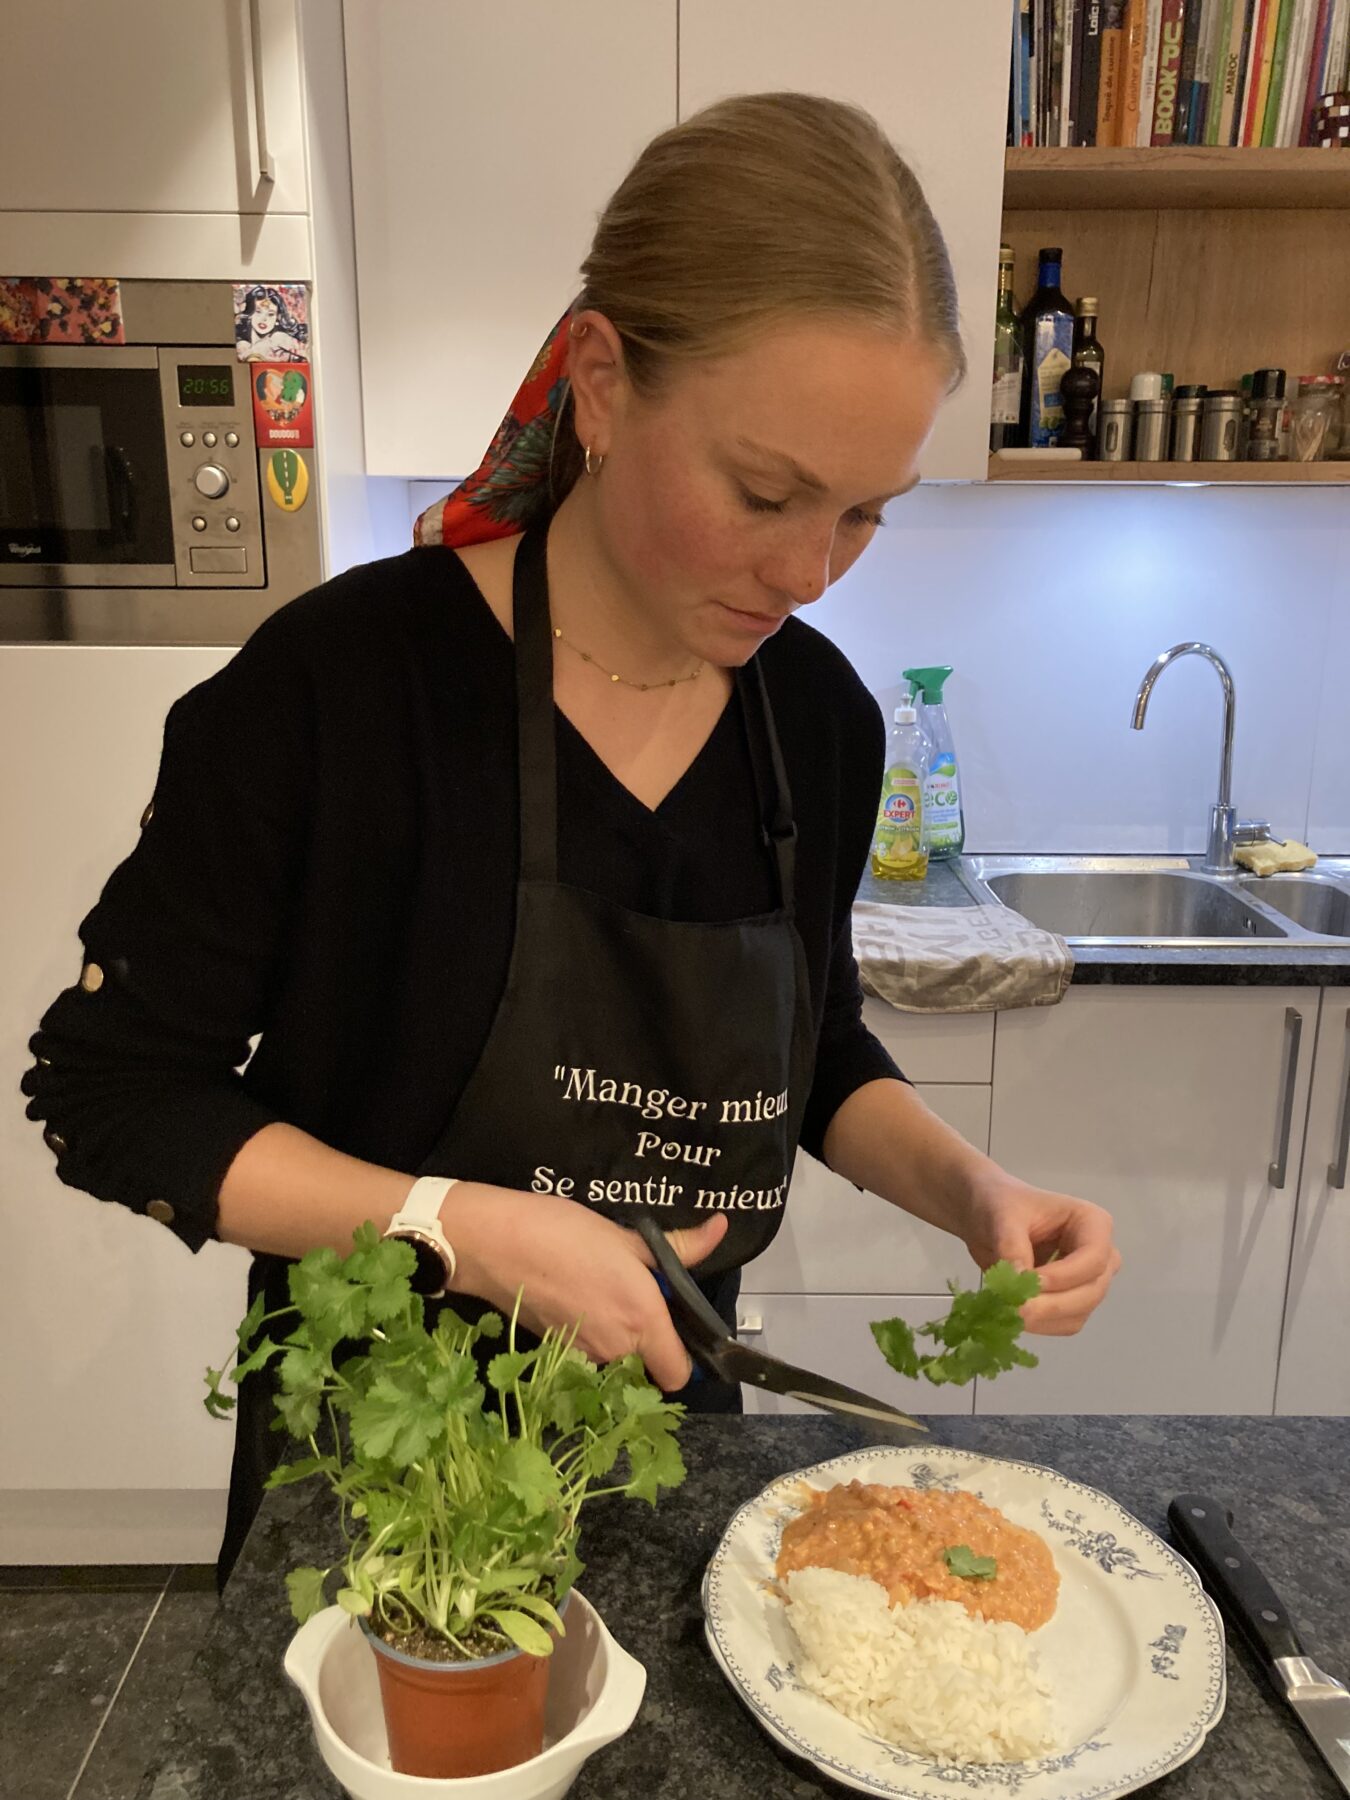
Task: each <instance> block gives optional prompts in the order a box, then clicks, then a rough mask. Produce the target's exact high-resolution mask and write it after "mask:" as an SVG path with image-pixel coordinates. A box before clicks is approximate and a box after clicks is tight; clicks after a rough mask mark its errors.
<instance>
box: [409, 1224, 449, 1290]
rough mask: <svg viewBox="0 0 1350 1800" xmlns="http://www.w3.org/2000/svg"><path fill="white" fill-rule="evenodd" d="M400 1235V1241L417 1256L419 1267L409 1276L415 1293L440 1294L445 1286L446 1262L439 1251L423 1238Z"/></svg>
mask: <svg viewBox="0 0 1350 1800" xmlns="http://www.w3.org/2000/svg"><path fill="white" fill-rule="evenodd" d="M399 1235H400V1241H401V1242H402V1243H405V1244H407V1245H408V1247H409V1249H410V1250H411V1251H412V1253H413V1255H414V1256H415V1257H416V1258H417V1267H416V1268H415V1269H414V1270H413V1272H412V1275H411V1276H410V1278H409V1279H410V1281H411V1283H412V1291H413V1292H414V1294H423V1295H431V1294H439V1293H440V1292H441V1290H442V1288H443V1287H444V1286H445V1262H444V1260H443V1259H442V1257H441V1255H440V1253H439V1251H437V1250H436V1248H435V1246H434V1245H432V1244H428V1243H426V1242H425V1241H424V1240H423V1239H422V1238H416V1237H412V1236H408V1237H403V1236H402V1234H401V1233H400V1234H399Z"/></svg>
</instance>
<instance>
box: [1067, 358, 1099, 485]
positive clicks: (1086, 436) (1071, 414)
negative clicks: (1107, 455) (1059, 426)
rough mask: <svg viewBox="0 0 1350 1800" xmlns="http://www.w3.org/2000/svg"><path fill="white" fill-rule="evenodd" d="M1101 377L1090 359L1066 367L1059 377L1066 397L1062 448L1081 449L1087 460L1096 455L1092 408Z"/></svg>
mask: <svg viewBox="0 0 1350 1800" xmlns="http://www.w3.org/2000/svg"><path fill="white" fill-rule="evenodd" d="M1100 389H1101V377H1100V376H1099V375H1098V373H1097V371H1096V370H1095V369H1094V368H1093V367H1092V366H1091V364H1089V363H1079V364H1078V365H1077V367H1075V368H1071V369H1065V371H1064V373H1063V374H1062V375H1061V376H1060V378H1059V391H1060V395H1061V397H1062V398H1063V401H1064V429H1063V430H1062V431H1061V432H1060V434H1059V441H1060V446H1061V448H1063V449H1065V450H1081V451H1082V453H1083V460H1084V462H1087V461H1089V460H1090V459H1091V458H1092V457H1093V456H1095V455H1096V445H1095V444H1094V443H1093V439H1092V409H1093V407H1094V406H1095V405H1096V404H1097V397H1098V393H1099V391H1100Z"/></svg>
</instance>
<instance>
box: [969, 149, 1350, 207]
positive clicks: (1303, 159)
mask: <svg viewBox="0 0 1350 1800" xmlns="http://www.w3.org/2000/svg"><path fill="white" fill-rule="evenodd" d="M1003 206H1004V210H1005V212H1028V211H1036V212H1042V211H1065V212H1083V211H1093V212H1096V211H1098V210H1101V209H1107V210H1120V209H1122V208H1128V209H1137V210H1144V211H1160V210H1168V211H1173V210H1176V209H1178V208H1187V209H1201V210H1204V209H1210V208H1223V209H1228V208H1241V209H1243V210H1244V211H1247V210H1258V211H1259V210H1262V209H1270V208H1281V209H1285V208H1293V209H1296V210H1299V211H1303V210H1306V209H1308V208H1314V209H1318V210H1321V209H1325V208H1346V209H1350V153H1348V152H1346V151H1336V150H1316V149H1313V150H1309V149H1301V150H1255V149H1252V150H1210V149H1206V148H1203V147H1202V146H1200V145H1186V146H1183V147H1181V148H1180V149H1163V148H1161V147H1159V148H1158V149H1156V150H1096V149H1093V150H1087V149H1082V150H1009V151H1008V152H1007V158H1006V164H1005V174H1004V185H1003Z"/></svg>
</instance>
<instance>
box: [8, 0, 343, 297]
mask: <svg viewBox="0 0 1350 1800" xmlns="http://www.w3.org/2000/svg"><path fill="white" fill-rule="evenodd" d="M255 50H256V54H255ZM257 77H260V79H257ZM0 118H3V119H4V122H5V139H6V143H7V144H8V146H9V150H10V153H9V154H8V155H6V156H4V157H0V212H14V213H30V214H31V213H50V214H60V213H87V214H110V213H128V214H136V213H237V214H246V213H247V214H252V213H267V212H279V213H303V212H305V211H306V210H307V200H306V194H307V181H306V173H305V150H304V130H303V118H302V106H301V98H300V55H299V45H298V39H297V28H296V17H295V6H294V4H293V0H209V3H208V4H201V3H197V4H192V5H186V6H185V5H183V4H182V3H181V0H118V5H117V6H116V7H115V8H113V9H110V10H107V11H104V10H100V9H91V8H90V7H89V5H88V4H87V0H44V4H43V5H41V6H18V5H15V6H7V7H6V8H5V21H4V28H3V49H2V50H0ZM264 143H265V146H266V150H267V152H268V153H269V154H270V157H271V160H272V168H273V173H274V180H272V181H271V182H268V181H266V180H264V179H263V171H262V167H261V163H260V158H261V156H262V153H263V148H264ZM19 223H20V222H18V221H15V222H14V225H15V228H16V229H17V228H18V226H19ZM5 234H6V236H10V237H11V238H12V233H11V230H10V226H9V225H8V224H6V226H5ZM6 272H7V273H13V274H19V275H127V274H133V273H138V272H140V271H138V270H135V269H130V268H127V267H125V266H124V265H123V264H121V263H119V264H118V265H117V266H116V267H104V266H102V265H101V264H100V265H99V266H97V267H87V266H84V265H83V264H81V266H79V267H69V268H67V267H64V266H62V267H59V268H55V267H45V266H44V267H40V268H29V267H27V266H25V267H22V268H17V269H7V271H6ZM270 273H271V276H272V278H273V279H278V278H280V279H289V278H293V276H294V273H295V272H294V271H293V270H291V269H280V270H273V271H270Z"/></svg>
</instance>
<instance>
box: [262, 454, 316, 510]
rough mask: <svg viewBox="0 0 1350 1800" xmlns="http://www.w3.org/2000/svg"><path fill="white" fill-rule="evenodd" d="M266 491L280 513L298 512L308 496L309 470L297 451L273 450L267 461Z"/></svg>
mask: <svg viewBox="0 0 1350 1800" xmlns="http://www.w3.org/2000/svg"><path fill="white" fill-rule="evenodd" d="M267 491H268V493H269V494H270V495H271V496H272V501H273V504H274V505H276V506H279V507H280V508H281V510H282V512H299V510H300V508H301V507H302V506H303V505H304V504H305V500H306V497H307V496H308V494H309V470H308V468H307V467H306V465H305V459H304V457H303V456H301V455H300V453H299V451H297V450H274V451H273V452H272V454H271V455H270V456H269V457H268V459H267Z"/></svg>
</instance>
